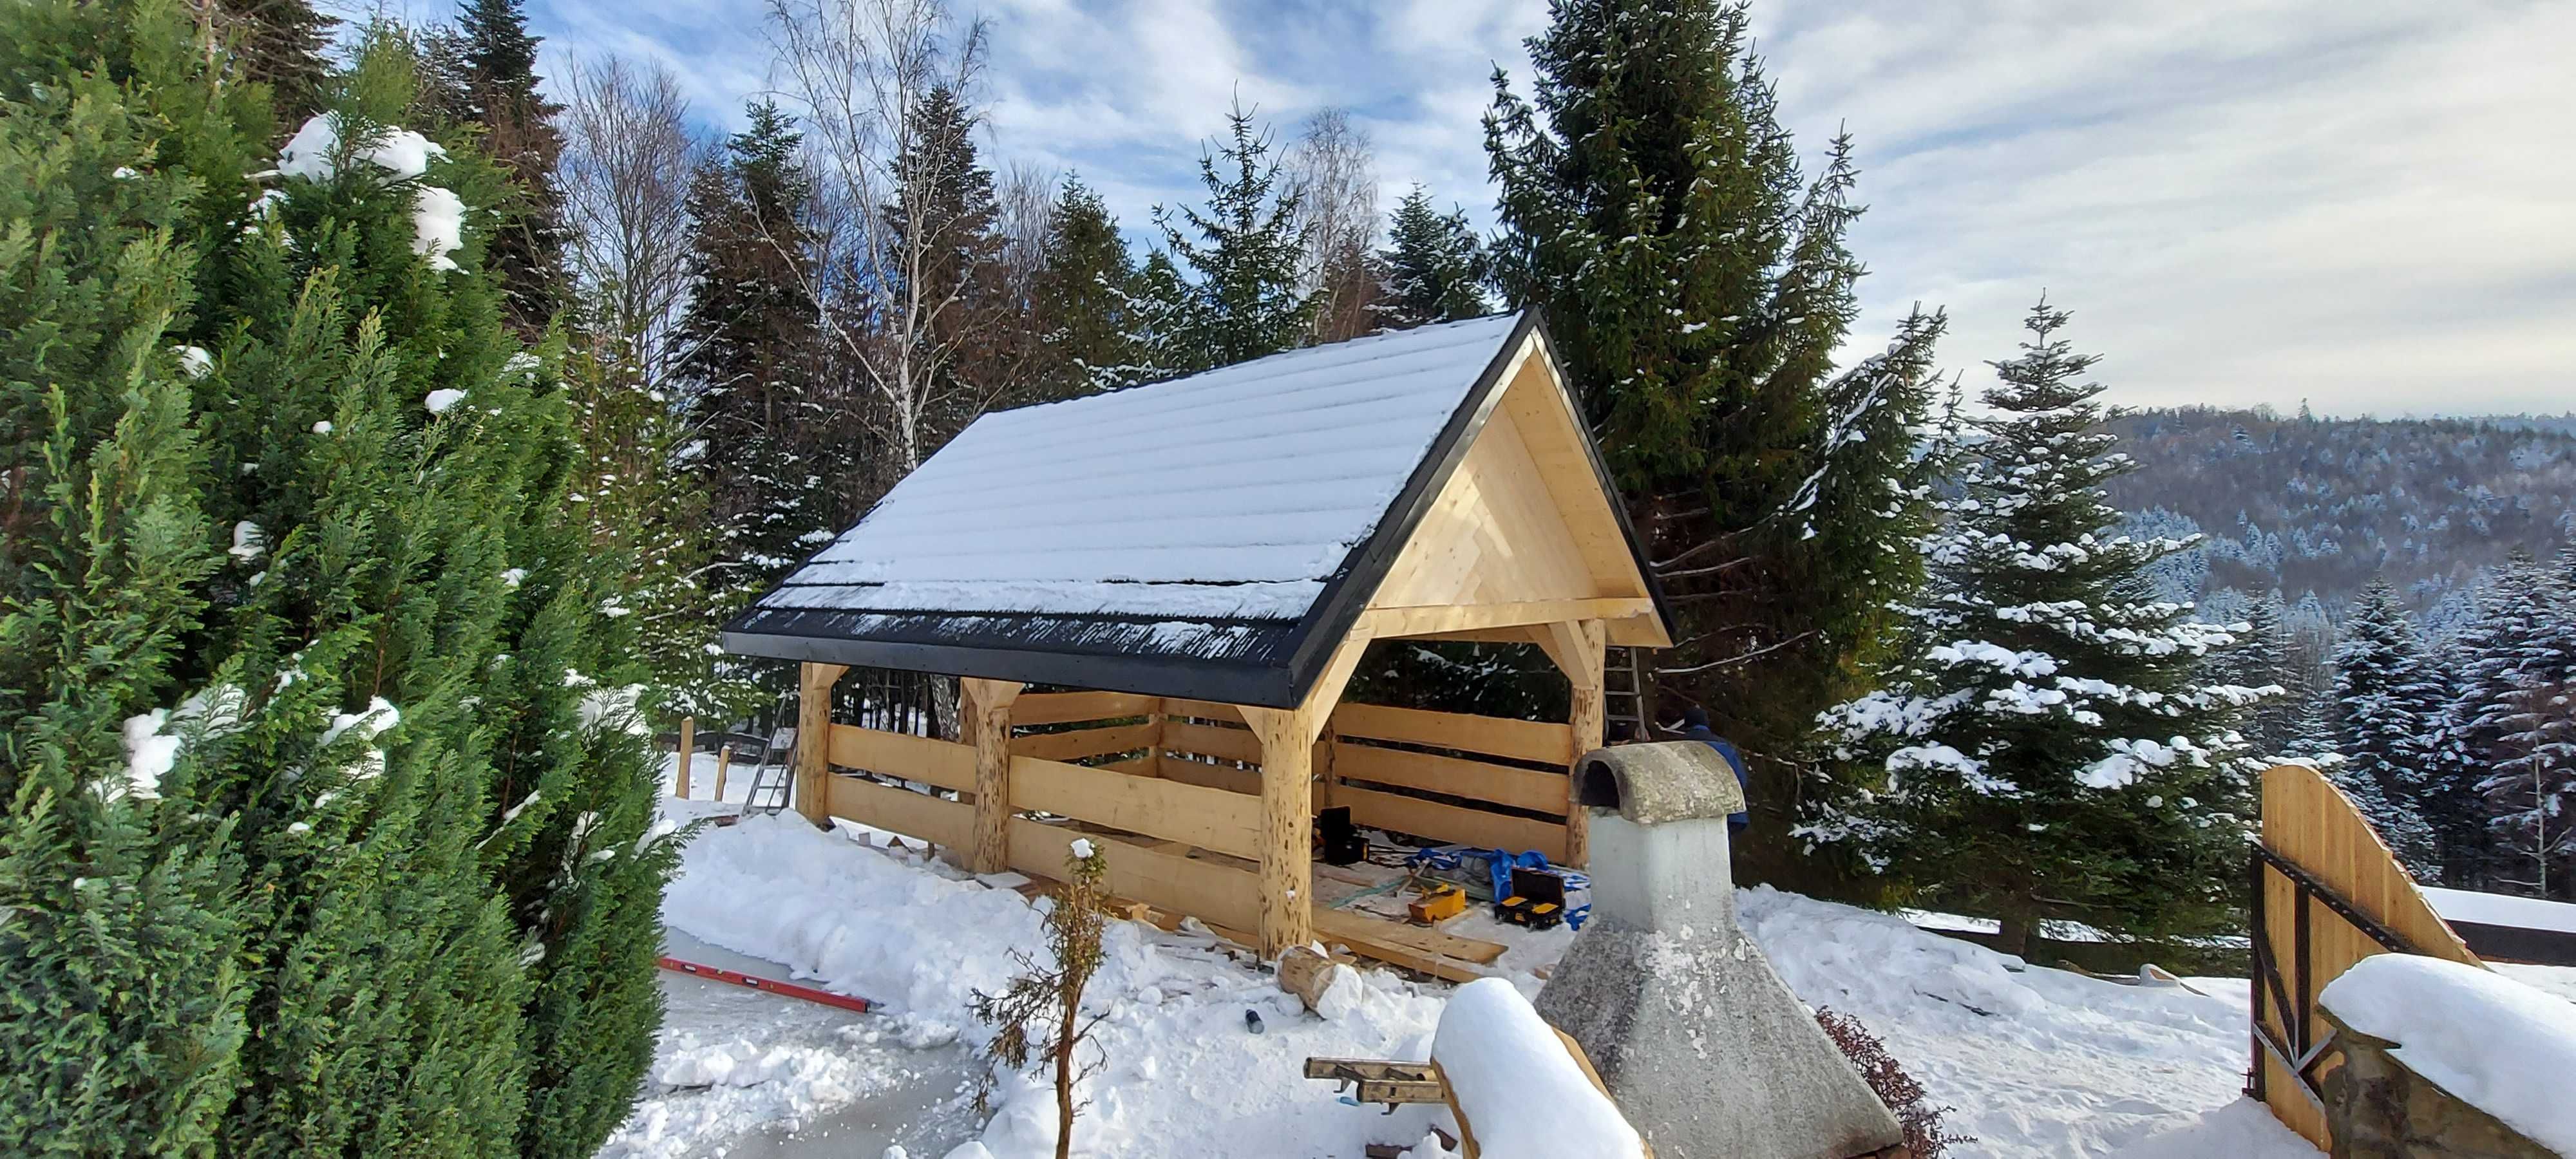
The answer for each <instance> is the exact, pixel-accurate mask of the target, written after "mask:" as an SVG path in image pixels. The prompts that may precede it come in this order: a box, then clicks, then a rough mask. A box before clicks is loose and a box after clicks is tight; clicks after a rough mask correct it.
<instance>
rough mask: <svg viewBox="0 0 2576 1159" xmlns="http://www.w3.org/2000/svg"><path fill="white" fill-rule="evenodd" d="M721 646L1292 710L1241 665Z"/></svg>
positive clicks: (744, 635)
mask: <svg viewBox="0 0 2576 1159" xmlns="http://www.w3.org/2000/svg"><path fill="white" fill-rule="evenodd" d="M722 642H723V646H724V650H725V651H727V652H733V653H737V654H742V655H750V656H764V657H768V658H770V659H774V660H794V661H801V662H805V663H812V664H848V665H853V666H866V667H876V668H899V669H903V670H905V671H910V672H936V673H939V674H941V675H944V676H972V677H980V678H983V679H988V680H1013V681H1018V682H1020V683H1023V684H1061V685H1067V686H1070V687H1075V688H1096V689H1100V690H1102V691H1105V692H1131V693H1135V694H1137V695H1140V696H1186V697H1189V698H1191V699H1195V700H1214V701H1220V702H1223V703H1226V704H1249V705H1254V706H1257V707H1263V708H1287V707H1290V706H1292V705H1294V704H1295V703H1296V701H1295V700H1294V699H1292V698H1291V692H1292V689H1291V688H1290V686H1289V681H1288V670H1287V669H1285V668H1282V667H1279V666H1275V665H1263V664H1257V663H1250V662H1244V661H1209V660H1196V659H1190V658H1187V657H1176V656H1137V655H1128V654H1122V653H1108V654H1098V653H1081V652H1051V651H1043V650H1038V649H1027V648H975V647H961V646H957V645H951V644H916V643H899V642H894V641H886V640H866V639H859V638H855V637H850V636H809V635H802V634H798V633H792V632H744V631H736V630H735V629H733V628H732V627H727V628H726V629H725V630H724V632H723V635H722Z"/></svg>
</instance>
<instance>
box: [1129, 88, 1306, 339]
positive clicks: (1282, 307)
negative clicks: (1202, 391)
mask: <svg viewBox="0 0 2576 1159" xmlns="http://www.w3.org/2000/svg"><path fill="white" fill-rule="evenodd" d="M1226 131H1227V137H1228V139H1227V141H1226V142H1225V143H1223V144H1220V145H1218V146H1217V148H1216V151H1215V152H1213V153H1203V154H1201V155H1200V157H1199V180H1200V181H1201V182H1203V183H1204V184H1206V186H1207V192H1208V203H1207V208H1206V209H1205V210H1200V209H1196V208H1192V207H1190V206H1183V207H1181V211H1180V213H1179V214H1177V215H1175V214H1173V213H1172V212H1171V211H1169V210H1167V209H1165V208H1164V207H1162V206H1156V207H1154V224H1155V225H1157V226H1159V227H1161V229H1162V231H1163V244H1164V247H1165V248H1166V249H1168V250H1169V251H1170V252H1171V253H1172V255H1173V257H1174V258H1175V259H1176V260H1177V263H1178V264H1179V265H1181V266H1187V267H1188V268H1189V270H1190V272H1191V273H1192V274H1193V275H1195V278H1194V280H1192V281H1190V282H1188V283H1186V284H1187V285H1188V287H1189V295H1188V301H1189V302H1190V308H1189V309H1188V310H1187V311H1186V313H1185V314H1184V315H1183V318H1182V325H1183V326H1184V327H1185V329H1184V330H1183V331H1182V332H1181V334H1180V335H1179V336H1178V341H1177V342H1176V343H1174V344H1173V345H1174V347H1175V349H1173V350H1172V351H1171V357H1172V359H1173V361H1172V362H1171V363H1168V364H1166V366H1165V369H1167V370H1170V371H1173V372H1188V371H1196V370H1206V369H1209V368H1212V367H1218V366H1231V365H1233V364H1234V363H1237V362H1243V361H1246V360H1249V359H1254V358H1259V357H1261V356H1263V355H1265V354H1277V353H1278V352H1280V351H1282V350H1287V349H1290V348H1292V347H1295V346H1298V345H1300V344H1302V343H1303V342H1304V341H1305V339H1306V335H1307V333H1308V331H1309V329H1310V328H1311V327H1312V326H1313V325H1314V321H1315V311H1316V309H1317V306H1318V303H1317V300H1316V298H1315V297H1314V296H1313V295H1311V294H1308V293H1306V292H1304V291H1303V290H1302V289H1300V285H1301V282H1300V279H1299V277H1298V272H1299V263H1300V262H1301V261H1303V255H1304V252H1305V238H1304V237H1303V236H1301V235H1300V233H1299V232H1298V229H1297V195H1296V193H1295V192H1293V191H1291V190H1287V189H1283V188H1281V187H1280V184H1279V163H1278V162H1277V161H1276V160H1273V159H1271V157H1270V152H1271V144H1270V136H1269V134H1268V133H1267V132H1265V131H1262V130H1260V129H1258V128H1256V127H1255V126H1254V124H1253V119H1252V114H1251V113H1249V112H1246V111H1244V109H1243V107H1242V106H1241V105H1237V106H1235V108H1234V109H1233V111H1231V112H1229V113H1227V114H1226ZM1220 160H1221V161H1222V162H1223V163H1224V164H1223V166H1222V169H1221V168H1220V165H1219V162H1220ZM1147 289H1148V290H1149V291H1155V290H1158V289H1160V287H1156V286H1153V285H1152V284H1150V282H1149V284H1148V286H1147Z"/></svg>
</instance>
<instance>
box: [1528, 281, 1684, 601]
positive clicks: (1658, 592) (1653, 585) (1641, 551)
mask: <svg viewBox="0 0 2576 1159" xmlns="http://www.w3.org/2000/svg"><path fill="white" fill-rule="evenodd" d="M1530 313H1531V314H1532V315H1533V316H1534V317H1535V318H1536V320H1537V328H1538V340H1539V345H1540V346H1542V347H1544V348H1545V349H1546V351H1547V361H1548V365H1550V366H1553V367H1555V368H1556V369H1557V372H1556V373H1554V374H1551V375H1549V376H1548V379H1549V381H1551V382H1553V383H1554V384H1555V385H1556V393H1557V396H1558V397H1559V398H1562V399H1564V400H1565V413H1567V414H1569V415H1572V416H1573V417H1574V433H1575V434H1576V435H1577V436H1580V437H1578V438H1577V439H1576V440H1575V441H1577V442H1579V443H1582V444H1583V457H1584V459H1585V461H1587V462H1590V463H1591V464H1592V478H1593V479H1594V480H1595V481H1596V482H1598V483H1600V484H1601V494H1602V495H1603V496H1605V497H1607V498H1608V499H1609V501H1610V517H1611V518H1612V519H1616V520H1618V521H1619V537H1620V538H1621V539H1624V540H1626V541H1627V543H1628V557H1629V558H1630V559H1633V560H1635V561H1636V563H1637V575H1638V576H1639V577H1640V578H1642V579H1644V580H1645V581H1646V598H1648V599H1650V600H1652V601H1654V604H1655V618H1656V619H1658V620H1661V621H1662V622H1663V628H1664V635H1665V636H1666V637H1671V636H1673V634H1674V629H1675V628H1676V627H1678V625H1677V624H1676V623H1675V622H1674V620H1673V605H1672V601H1670V600H1668V599H1666V598H1665V597H1664V581H1662V580H1661V579H1658V578H1656V576H1655V564H1654V561H1653V560H1652V559H1650V558H1648V557H1647V555H1646V545H1645V541H1643V540H1641V539H1638V538H1637V526H1636V524H1634V523H1631V522H1630V521H1629V519H1628V504H1627V501H1626V500H1625V499H1623V498H1621V497H1620V494H1619V483H1618V481H1617V480H1615V479H1612V478H1611V477H1610V464H1609V463H1607V462H1605V461H1603V459H1602V458H1601V444H1600V443H1598V442H1596V441H1594V440H1593V438H1592V424H1591V423H1590V422H1589V421H1587V420H1586V419H1585V418H1584V417H1583V402H1582V400H1581V399H1578V398H1576V397H1574V391H1573V389H1572V388H1571V387H1569V386H1567V385H1566V382H1565V369H1564V368H1565V364H1564V363H1562V362H1559V361H1557V357H1556V338H1555V337H1554V336H1553V335H1551V334H1549V333H1548V332H1547V315H1546V312H1545V311H1542V310H1540V309H1539V308H1537V307H1535V306H1533V307H1531V308H1530Z"/></svg>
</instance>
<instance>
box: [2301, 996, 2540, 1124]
mask: <svg viewBox="0 0 2576 1159" xmlns="http://www.w3.org/2000/svg"><path fill="white" fill-rule="evenodd" d="M2325 1017H2326V1020H2327V1021H2328V1022H2333V1023H2334V1024H2335V1042H2336V1043H2337V1044H2338V1045H2339V1046H2341V1047H2342V1050H2343V1065H2342V1066H2341V1067H2338V1068H2336V1069H2335V1070H2333V1071H2331V1072H2329V1073H2328V1074H2327V1075H2326V1078H2325V1097H2326V1126H2327V1129H2328V1130H2331V1131H2333V1132H2334V1159H2576V1156H2561V1155H2559V1154H2558V1152H2556V1151H2552V1150H2550V1149H2549V1148H2546V1147H2543V1146H2541V1145H2540V1144H2538V1143H2535V1142H2532V1141H2531V1140H2530V1139H2529V1138H2526V1137H2524V1136H2523V1135H2522V1134H2520V1133H2519V1132H2516V1131H2515V1130H2514V1129H2513V1128H2511V1127H2508V1126H2506V1125H2504V1124H2503V1123H2502V1122H2500V1121H2498V1120H2497V1119H2496V1117H2495V1116H2493V1115H2490V1114H2488V1113H2486V1112H2485V1111H2481V1110H2479V1109H2477V1108H2476V1107H2473V1106H2470V1105H2469V1104H2467V1103H2464V1102H2461V1101H2460V1100H2459V1099H2457V1098H2454V1097H2453V1096H2452V1095H2451V1093H2450V1092H2449V1091H2446V1090H2443V1089H2442V1088H2441V1087H2439V1086H2436V1085H2434V1083H2433V1082H2432V1081H2431V1080H2429V1079H2426V1078H2425V1077H2424V1076H2422V1075H2419V1074H2416V1073H2415V1072H2414V1071H2412V1070H2409V1069H2407V1067H2406V1064H2405V1063H2403V1062H2400V1061H2398V1060H2397V1059H2396V1058H2395V1057H2393V1056H2392V1055H2390V1053H2389V1052H2390V1051H2391V1050H2394V1049H2396V1047H2397V1046H2398V1044H2397V1043H2393V1042H2389V1041H2387V1040H2385V1039H2379V1038H2373V1037H2371V1036H2369V1035H2366V1034H2362V1033H2360V1032H2358V1031H2355V1030H2353V1029H2352V1028H2351V1027H2348V1026H2345V1025H2344V1024H2343V1023H2341V1022H2340V1021H2337V1020H2336V1019H2335V1017H2334V1014H2333V1013H2332V1012H2331V1011H2327V1012H2325Z"/></svg>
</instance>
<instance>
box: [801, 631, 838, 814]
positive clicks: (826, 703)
mask: <svg viewBox="0 0 2576 1159" xmlns="http://www.w3.org/2000/svg"><path fill="white" fill-rule="evenodd" d="M849 670H850V669H849V666H847V665H844V664H807V665H804V666H802V667H800V668H798V669H797V670H796V811H797V812H798V813H800V814H802V815H803V816H804V818H805V819H806V820H808V821H811V822H813V823H815V824H817V825H830V824H831V823H832V821H831V812H830V809H831V802H830V797H829V796H828V795H827V794H826V793H825V791H824V786H825V782H826V781H827V780H828V779H829V778H830V777H831V775H832V760H831V748H832V686H833V685H834V684H837V683H839V682H840V679H841V674H842V673H845V672H848V671H849Z"/></svg>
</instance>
